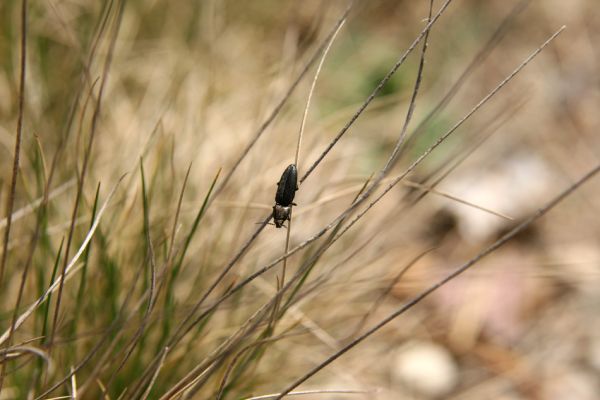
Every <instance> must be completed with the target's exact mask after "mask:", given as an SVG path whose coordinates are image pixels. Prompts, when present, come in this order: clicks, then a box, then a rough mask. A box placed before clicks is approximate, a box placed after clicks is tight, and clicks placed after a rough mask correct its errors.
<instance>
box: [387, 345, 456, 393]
mask: <svg viewBox="0 0 600 400" xmlns="http://www.w3.org/2000/svg"><path fill="white" fill-rule="evenodd" d="M392 368H393V369H392V375H393V378H394V381H396V382H399V383H400V384H402V385H405V386H408V387H409V388H410V389H411V390H414V391H417V392H419V393H420V394H422V395H425V396H428V397H439V396H443V395H446V394H448V393H449V392H450V391H452V389H454V388H455V387H456V385H457V383H458V368H457V365H456V362H455V361H454V359H453V358H452V356H451V354H450V353H449V352H448V350H446V348H444V347H442V346H440V345H438V344H435V343H430V342H421V341H412V342H409V343H407V344H405V345H404V346H402V347H401V348H400V349H398V352H397V354H396V356H395V360H394V363H393V366H392Z"/></svg>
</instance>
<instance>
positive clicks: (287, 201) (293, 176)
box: [273, 164, 298, 228]
mask: <svg viewBox="0 0 600 400" xmlns="http://www.w3.org/2000/svg"><path fill="white" fill-rule="evenodd" d="M296 190H298V169H297V168H296V164H290V165H288V166H287V168H286V169H285V171H283V174H282V175H281V179H279V182H277V192H276V193H275V205H274V206H273V221H274V222H275V227H277V228H281V227H282V226H283V223H284V222H285V221H286V220H287V221H289V220H290V219H291V217H292V206H295V205H296V203H294V196H295V195H296Z"/></svg>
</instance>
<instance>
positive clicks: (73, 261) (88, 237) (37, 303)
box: [0, 175, 125, 344]
mask: <svg viewBox="0 0 600 400" xmlns="http://www.w3.org/2000/svg"><path fill="white" fill-rule="evenodd" d="M124 177H125V175H123V176H122V177H121V178H120V179H119V181H118V182H117V184H116V185H115V186H114V187H113V189H112V190H111V192H110V193H109V195H108V198H107V199H106V201H105V202H104V204H102V207H101V208H100V211H98V215H97V217H96V219H95V220H94V223H93V224H92V227H91V228H90V230H89V231H88V233H87V235H86V237H85V239H84V240H83V243H81V246H80V247H79V249H78V250H77V253H75V255H74V256H73V258H72V259H71V260H70V261H69V263H68V264H67V267H66V268H65V273H64V275H65V279H66V278H68V277H69V276H70V275H71V272H73V271H74V268H75V266H76V263H77V261H78V260H79V257H81V255H82V254H83V252H84V251H85V249H86V248H87V246H88V244H89V243H90V241H91V240H92V237H93V236H94V233H95V232H96V229H97V228H98V225H99V224H100V219H101V218H102V215H103V214H104V212H105V211H106V208H107V207H108V204H109V202H110V200H111V199H112V197H113V195H114V194H115V192H116V190H117V187H118V186H119V183H121V181H122V180H123V178H124ZM59 284H60V277H58V278H57V279H56V280H55V281H54V282H52V284H51V285H50V287H49V288H48V289H46V291H45V292H44V294H43V295H42V296H40V297H39V298H38V299H37V300H36V301H35V302H33V304H32V305H30V306H29V308H28V309H27V310H26V311H25V312H23V313H22V314H21V315H20V316H19V318H17V319H16V321H15V324H14V325H15V328H14V329H15V330H16V329H18V328H19V327H20V326H21V325H23V323H24V322H25V320H26V319H27V318H29V316H30V315H31V314H32V313H33V312H34V311H35V310H36V309H37V308H38V307H39V306H40V305H41V304H42V303H43V302H45V301H46V300H47V299H48V296H49V295H50V294H51V293H54V292H55V291H56V290H57V289H58V287H59ZM9 333H10V330H8V331H6V332H4V333H3V334H2V336H0V344H2V343H4V342H6V340H7V339H8V336H9Z"/></svg>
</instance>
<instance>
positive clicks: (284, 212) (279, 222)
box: [273, 204, 292, 228]
mask: <svg viewBox="0 0 600 400" xmlns="http://www.w3.org/2000/svg"><path fill="white" fill-rule="evenodd" d="M291 216H292V207H291V206H287V207H284V206H282V205H280V204H275V205H274V206H273V222H274V223H275V227H276V228H281V227H282V226H283V223H284V222H285V221H286V220H288V221H289V220H290V218H291Z"/></svg>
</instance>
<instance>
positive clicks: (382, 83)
mask: <svg viewBox="0 0 600 400" xmlns="http://www.w3.org/2000/svg"><path fill="white" fill-rule="evenodd" d="M451 2H452V0H446V1H445V2H444V4H442V6H441V7H440V9H439V11H438V12H437V13H436V14H435V16H434V17H433V18H430V19H429V22H428V23H427V25H426V26H425V28H423V30H422V31H421V33H419V35H418V36H417V38H416V39H415V40H414V41H413V42H412V44H411V45H410V46H409V47H408V49H406V51H405V52H404V53H403V54H402V55H401V56H400V58H399V59H398V61H397V62H396V64H394V66H393V67H392V69H391V70H390V71H389V72H388V73H387V74H386V76H385V77H384V78H383V79H382V80H381V81H380V82H379V84H378V85H377V87H375V89H374V90H373V92H371V94H370V95H369V97H368V98H367V100H365V101H364V102H363V103H362V104H361V106H360V107H359V108H358V110H356V112H355V113H354V115H352V117H351V118H350V120H349V121H348V122H347V123H346V125H344V127H343V128H342V129H341V130H340V131H339V132H338V134H337V135H336V136H335V137H334V138H333V140H332V141H331V142H330V143H329V144H328V145H327V147H326V148H325V150H323V152H322V153H321V154H320V155H319V157H317V159H316V160H315V161H314V162H313V163H312V165H311V166H310V167H309V168H308V170H307V171H306V172H305V173H304V176H302V178H300V184H301V183H302V182H304V181H305V180H306V178H308V177H309V176H310V174H311V173H312V172H313V171H314V169H315V168H316V167H317V165H319V164H320V163H321V161H323V159H324V158H325V156H326V155H327V154H328V153H329V152H330V151H331V149H332V148H333V146H335V144H336V143H337V142H338V141H339V140H340V139H341V138H342V136H344V134H345V133H346V132H347V131H348V129H350V127H351V126H352V125H353V124H354V122H355V121H356V120H357V119H358V117H360V115H361V114H362V113H363V111H364V110H365V109H366V108H367V107H368V105H369V104H370V103H371V102H372V101H373V99H374V98H375V96H377V95H378V94H379V92H380V91H381V89H383V87H384V86H385V84H386V83H387V82H388V81H389V80H390V79H391V78H392V76H393V75H394V74H395V73H396V71H398V68H400V66H402V64H404V61H406V58H407V57H408V55H409V54H410V53H412V51H413V50H414V49H415V48H416V47H417V45H418V44H419V43H420V42H421V41H422V40H423V39H425V38H426V37H427V36H428V35H429V31H430V30H431V27H432V26H433V25H434V24H435V23H436V21H437V20H438V19H439V18H440V17H441V16H442V14H443V13H444V11H445V10H446V8H447V7H448V6H449V5H450V3H451ZM413 94H414V92H413ZM407 118H408V119H410V117H409V116H408V115H407ZM374 184H376V182H374Z"/></svg>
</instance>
